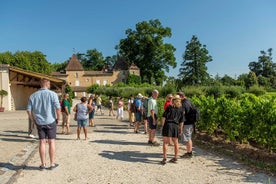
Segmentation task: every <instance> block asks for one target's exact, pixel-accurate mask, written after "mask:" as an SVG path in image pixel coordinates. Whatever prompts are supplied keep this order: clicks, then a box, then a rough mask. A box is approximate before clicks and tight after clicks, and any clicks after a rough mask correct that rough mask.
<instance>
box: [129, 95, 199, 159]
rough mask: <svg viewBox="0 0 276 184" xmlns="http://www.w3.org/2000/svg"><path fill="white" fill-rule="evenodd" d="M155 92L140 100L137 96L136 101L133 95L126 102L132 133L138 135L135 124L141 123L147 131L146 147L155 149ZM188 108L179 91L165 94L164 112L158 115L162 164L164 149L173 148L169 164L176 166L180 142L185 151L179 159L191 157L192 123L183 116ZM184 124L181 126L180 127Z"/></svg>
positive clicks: (156, 143) (165, 156)
mask: <svg viewBox="0 0 276 184" xmlns="http://www.w3.org/2000/svg"><path fill="white" fill-rule="evenodd" d="M157 98H158V91H157V90H153V91H152V96H151V97H150V98H146V97H143V95H142V94H140V93H139V94H138V95H137V96H136V98H133V96H131V97H130V99H129V106H128V111H129V123H130V125H132V122H134V125H133V126H134V133H139V124H140V123H141V122H143V123H144V129H145V133H147V132H148V135H149V139H148V144H150V145H153V146H159V145H160V144H159V143H158V142H156V141H155V133H156V128H157V117H158V104H157V101H156V99H157ZM191 107H192V103H191V101H189V100H188V99H187V98H186V96H185V94H184V93H183V92H178V93H177V94H175V95H174V96H173V95H172V94H168V95H167V96H166V101H165V103H164V113H163V114H162V121H161V122H162V127H161V130H162V136H163V159H162V161H161V163H162V164H166V163H167V149H168V145H173V146H174V157H173V158H172V159H170V160H169V162H172V163H176V162H177V160H178V152H179V143H178V141H179V140H181V141H183V142H185V144H186V148H187V152H186V153H184V154H183V155H181V156H180V158H191V157H192V156H193V153H192V147H193V145H192V133H193V129H194V123H195V122H192V121H190V120H189V119H188V118H187V114H188V113H189V111H190V110H191V109H190V108H191ZM184 124H185V125H184Z"/></svg>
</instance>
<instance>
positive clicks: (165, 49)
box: [118, 19, 177, 85]
mask: <svg viewBox="0 0 276 184" xmlns="http://www.w3.org/2000/svg"><path fill="white" fill-rule="evenodd" d="M126 35H127V38H125V39H121V40H120V44H119V46H118V50H119V53H120V55H121V56H123V57H124V58H126V59H127V61H128V62H129V64H130V63H132V62H133V63H134V64H135V65H137V66H138V67H139V68H140V75H141V78H142V82H148V83H150V84H156V85H160V84H161V83H162V81H164V80H165V79H166V76H165V71H166V72H169V67H170V66H172V67H173V68H175V67H176V64H177V63H176V61H175V57H174V54H173V53H174V51H175V48H174V47H173V46H172V45H171V44H167V43H164V38H167V37H171V29H170V28H168V27H163V26H162V25H161V22H160V21H159V20H158V19H156V20H150V21H149V22H146V21H142V22H139V23H137V24H136V29H135V30H132V29H127V30H126Z"/></svg>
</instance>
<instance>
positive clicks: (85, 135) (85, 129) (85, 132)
mask: <svg viewBox="0 0 276 184" xmlns="http://www.w3.org/2000/svg"><path fill="white" fill-rule="evenodd" d="M83 131H84V137H85V140H87V139H88V137H87V128H86V127H85V126H84V127H83Z"/></svg>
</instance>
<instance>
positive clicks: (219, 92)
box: [206, 86, 224, 98]
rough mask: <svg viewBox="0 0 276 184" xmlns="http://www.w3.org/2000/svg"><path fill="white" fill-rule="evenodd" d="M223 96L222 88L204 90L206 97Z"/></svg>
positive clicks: (213, 87)
mask: <svg viewBox="0 0 276 184" xmlns="http://www.w3.org/2000/svg"><path fill="white" fill-rule="evenodd" d="M223 94H224V88H223V87H222V86H211V87H207V88H206V95H207V96H213V97H214V98H219V97H221V96H222V95H223Z"/></svg>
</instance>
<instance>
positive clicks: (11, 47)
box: [0, 0, 276, 78]
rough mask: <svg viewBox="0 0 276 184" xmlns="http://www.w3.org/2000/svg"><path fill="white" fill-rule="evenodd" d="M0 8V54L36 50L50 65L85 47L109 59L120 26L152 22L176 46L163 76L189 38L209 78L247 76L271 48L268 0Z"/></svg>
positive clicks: (121, 33) (4, 1) (53, 2)
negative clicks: (200, 50) (203, 54)
mask: <svg viewBox="0 0 276 184" xmlns="http://www.w3.org/2000/svg"><path fill="white" fill-rule="evenodd" d="M0 7H1V8H0V10H1V11H0V52H1V53H2V52H7V51H10V52H12V53H15V52H16V51H29V52H33V51H40V52H42V53H43V54H45V55H46V59H47V61H49V62H51V63H61V62H64V61H66V60H68V59H69V57H71V56H72V54H73V53H74V52H75V53H86V51H87V50H92V49H97V50H98V51H99V52H101V53H102V54H103V56H104V57H107V56H112V55H116V50H115V46H116V45H118V44H119V42H120V40H121V39H125V38H126V37H127V35H126V34H125V31H126V30H127V29H132V30H135V25H136V24H137V23H139V22H142V21H147V22H148V21H149V20H155V19H159V21H160V22H161V24H162V26H163V27H169V28H171V31H172V36H171V37H170V38H165V39H164V43H169V44H172V45H173V46H174V47H175V48H176V51H175V52H174V55H175V58H176V62H177V67H176V68H174V69H173V68H171V69H170V72H169V73H166V74H167V75H168V76H173V77H177V75H178V74H179V69H180V64H181V63H182V62H183V58H182V55H183V53H184V52H185V48H186V45H187V41H190V40H191V38H192V36H193V35H196V36H197V37H198V39H199V41H200V43H201V44H203V45H206V48H207V50H208V51H209V55H211V56H212V58H213V61H211V62H209V63H207V68H208V70H207V72H208V73H209V74H210V75H211V76H212V77H214V76H215V75H217V74H218V75H219V76H220V77H222V76H224V75H228V76H231V77H233V78H236V77H237V76H239V75H240V74H243V73H248V72H249V69H248V64H249V63H250V62H252V61H258V56H260V51H262V50H264V51H267V50H268V49H269V48H272V49H273V51H272V53H275V51H274V50H275V49H276V11H275V8H276V1H275V0H170V1H169V0H24V1H23V0H1V5H0ZM272 57H273V55H272ZM273 61H274V62H275V60H274V59H273Z"/></svg>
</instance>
